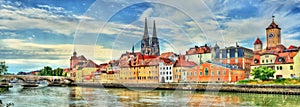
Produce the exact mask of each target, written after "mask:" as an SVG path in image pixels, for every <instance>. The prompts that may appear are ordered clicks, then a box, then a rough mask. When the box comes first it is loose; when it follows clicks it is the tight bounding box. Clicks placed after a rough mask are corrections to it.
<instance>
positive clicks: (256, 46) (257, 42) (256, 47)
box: [253, 37, 263, 52]
mask: <svg viewBox="0 0 300 107" xmlns="http://www.w3.org/2000/svg"><path fill="white" fill-rule="evenodd" d="M253 45H254V51H255V52H260V51H262V47H263V43H262V42H261V40H260V39H259V38H258V37H257V39H256V40H255V42H254V44H253Z"/></svg>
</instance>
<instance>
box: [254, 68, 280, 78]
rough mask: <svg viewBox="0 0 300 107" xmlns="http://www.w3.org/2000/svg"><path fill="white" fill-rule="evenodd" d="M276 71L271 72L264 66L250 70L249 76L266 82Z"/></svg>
mask: <svg viewBox="0 0 300 107" xmlns="http://www.w3.org/2000/svg"><path fill="white" fill-rule="evenodd" d="M275 72H276V71H275V70H273V69H272V68H268V67H266V66H263V67H260V68H255V69H252V72H251V75H253V76H254V79H257V78H258V79H260V80H262V81H264V80H268V79H269V78H270V77H273V78H274V73H275Z"/></svg>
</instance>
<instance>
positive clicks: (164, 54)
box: [159, 52, 175, 58]
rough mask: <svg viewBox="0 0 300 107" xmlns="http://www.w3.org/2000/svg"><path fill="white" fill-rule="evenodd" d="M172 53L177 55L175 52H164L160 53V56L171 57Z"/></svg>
mask: <svg viewBox="0 0 300 107" xmlns="http://www.w3.org/2000/svg"><path fill="white" fill-rule="evenodd" d="M171 55H175V53H174V52H165V53H162V54H160V56H159V57H160V58H169V57H170V56H171Z"/></svg>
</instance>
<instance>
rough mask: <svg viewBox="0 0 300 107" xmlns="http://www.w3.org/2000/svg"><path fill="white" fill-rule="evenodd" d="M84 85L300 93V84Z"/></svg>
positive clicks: (81, 84) (84, 85)
mask: <svg viewBox="0 0 300 107" xmlns="http://www.w3.org/2000/svg"><path fill="white" fill-rule="evenodd" d="M77 85H78V86H83V87H99V88H103V87H105V88H138V89H159V90H189V91H216V92H217V91H219V92H240V93H261V94H290V95H300V85H237V84H217V83H203V84H190V83H170V84H168V83H165V84H153V83H148V84H147V83H146V84H136V83H126V84H119V83H102V84H101V83H77Z"/></svg>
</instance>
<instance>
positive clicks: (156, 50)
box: [151, 20, 160, 56]
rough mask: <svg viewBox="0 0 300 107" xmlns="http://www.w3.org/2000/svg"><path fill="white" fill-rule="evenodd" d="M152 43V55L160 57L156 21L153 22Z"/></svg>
mask: <svg viewBox="0 0 300 107" xmlns="http://www.w3.org/2000/svg"><path fill="white" fill-rule="evenodd" d="M151 42H152V44H151V48H152V51H151V52H152V54H151V55H155V56H159V55H160V52H159V42H158V38H157V35H156V26H155V20H154V22H153V34H152V39H151Z"/></svg>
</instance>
